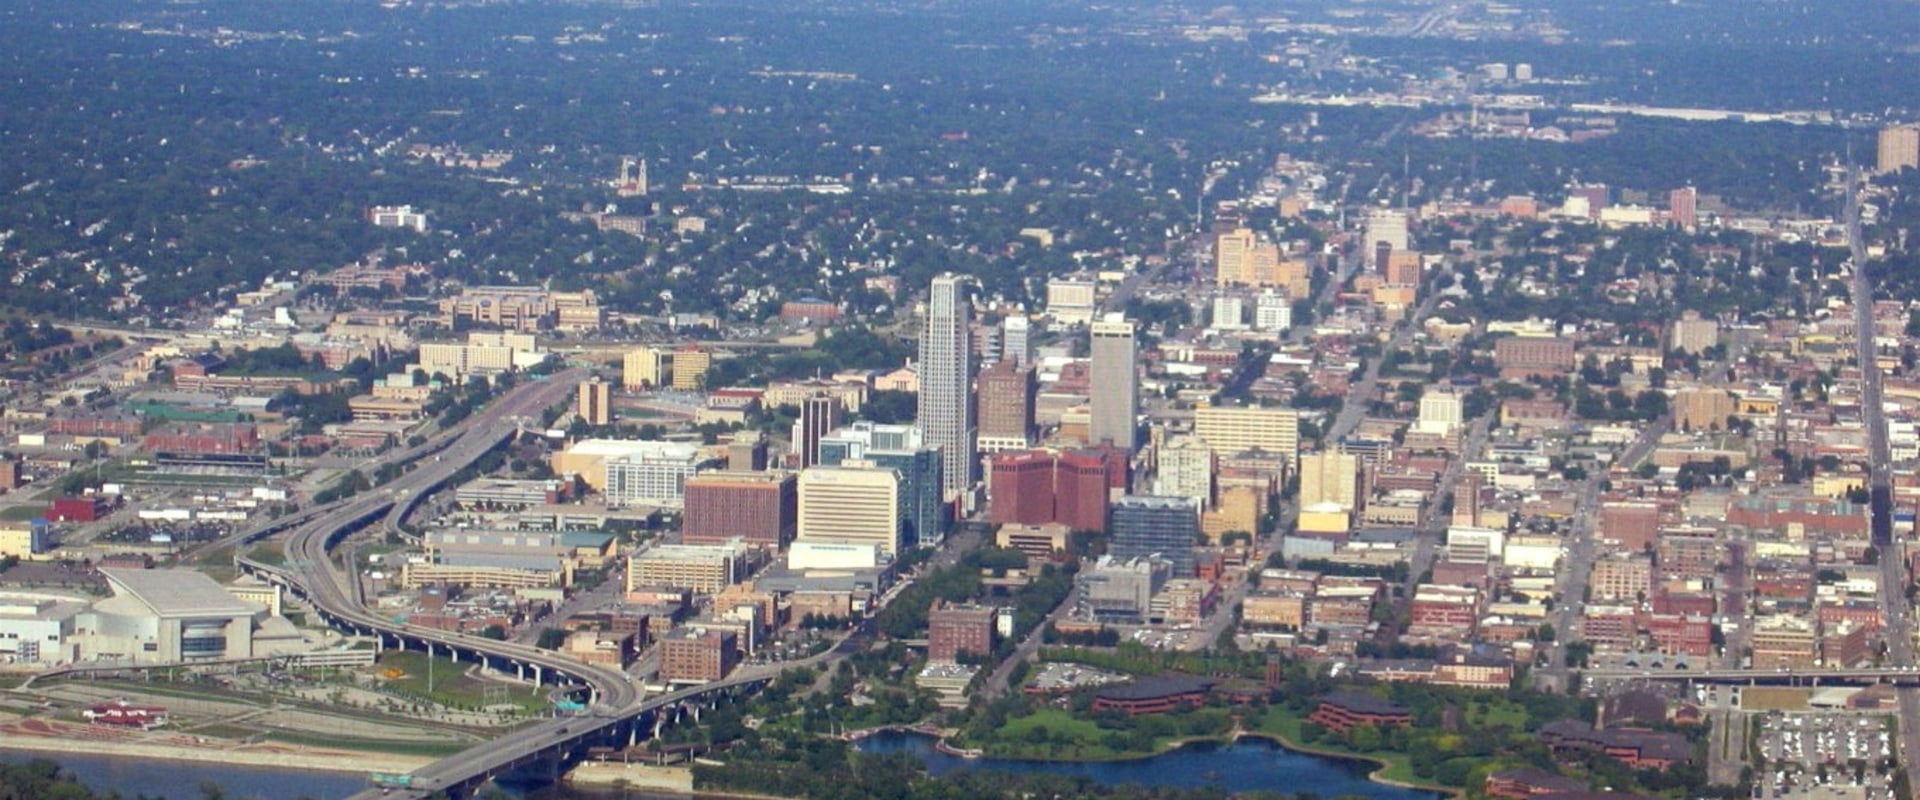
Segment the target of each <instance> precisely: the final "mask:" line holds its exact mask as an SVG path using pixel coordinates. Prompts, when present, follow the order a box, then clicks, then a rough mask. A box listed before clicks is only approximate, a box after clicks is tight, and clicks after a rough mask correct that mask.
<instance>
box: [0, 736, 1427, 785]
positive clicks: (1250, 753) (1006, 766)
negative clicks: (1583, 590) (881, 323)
mask: <svg viewBox="0 0 1920 800" xmlns="http://www.w3.org/2000/svg"><path fill="white" fill-rule="evenodd" d="M0 747H4V745H0ZM859 749H860V750H861V751H862V752H867V753H906V754H908V755H911V756H913V757H915V758H917V759H919V760H920V761H921V762H922V763H924V764H926V765H927V771H928V773H930V774H932V775H934V776H936V777H937V776H940V775H946V774H948V773H951V772H954V771H957V770H995V771H1001V772H1016V773H1052V774H1057V775H1072V776H1081V777H1086V778H1090V779H1092V780H1094V781H1096V782H1098V783H1103V784H1109V785H1119V784H1127V783H1136V784H1142V785H1148V786H1174V787H1186V788H1193V787H1202V786H1217V787H1219V788H1221V789H1225V790H1228V791H1236V792H1243V791H1256V790H1261V789H1266V790H1274V791H1284V792H1288V793H1298V792H1313V793H1315V794H1318V795H1319V796H1321V797H1341V796H1349V795H1351V796H1358V797H1363V798H1367V800H1435V799H1436V798H1438V797H1439V795H1438V794H1436V793H1434V792H1428V791H1420V790H1416V789H1404V788H1400V787H1397V786H1388V785H1386V784H1382V783H1375V782H1373V781H1371V780H1368V779H1367V773H1368V772H1369V771H1371V770H1372V769H1373V765H1372V764H1370V763H1368V762H1363V761H1355V760H1351V759H1340V758H1329V757H1325V756H1317V755H1311V754H1307V753H1299V752H1295V751H1292V750H1288V749H1286V748H1284V747H1281V746H1280V745H1279V744H1277V743H1275V742H1271V741H1268V740H1266V739H1259V738H1246V739H1241V740H1239V741H1237V742H1234V743H1233V744H1217V743H1212V742H1196V743H1193V744H1188V745H1186V746H1183V747H1180V748H1178V749H1175V750H1172V751H1170V752H1167V753H1162V754H1160V755H1158V756H1154V757H1152V758H1143V759H1137V760H1132V761H1100V762H1070V761H1018V760H1013V759H1002V758H979V759H967V758H960V757H958V756H952V755H948V754H946V753H942V752H939V751H938V750H935V749H934V747H933V739H932V738H931V737H928V736H926V735H924V734H917V733H889V732H883V733H878V734H875V735H873V736H870V737H868V738H866V739H864V740H862V741H861V742H860V743H859ZM34 757H35V756H34V755H33V754H30V753H19V752H8V751H5V750H4V749H0V760H5V761H25V760H28V759H30V758H34ZM55 760H56V761H58V762H60V765H61V766H63V767H65V768H66V769H67V770H69V771H71V772H73V773H74V774H75V775H78V776H79V777H80V779H81V781H82V782H84V783H86V784H87V785H88V786H90V787H92V788H93V789H95V790H97V791H103V792H104V791H113V792H119V793H120V794H121V795H122V796H123V797H127V798H134V797H139V796H141V795H145V796H147V797H153V798H160V799H161V800H201V798H203V797H205V795H204V794H203V793H202V792H201V790H200V786H201V784H202V783H212V784H216V785H218V786H219V787H220V788H221V790H222V792H223V793H224V796H226V797H229V798H260V799H261V800H292V799H293V798H298V797H310V798H314V800H336V798H342V797H346V796H347V795H350V794H352V793H354V792H356V791H359V790H361V789H363V788H365V787H366V785H367V783H366V777H365V776H362V775H354V774H348V773H338V772H313V771H305V770H283V769H273V768H270V767H243V766H233V765H227V764H207V763H199V762H170V761H147V760H141V759H130V758H113V757H109V756H89V755H60V756H59V757H57V758H56V759H55ZM502 788H504V789H506V791H507V793H508V794H509V795H512V796H514V797H520V798H526V800H606V799H607V798H613V797H621V798H652V797H656V795H650V794H645V793H641V792H626V793H622V792H619V791H612V790H610V791H605V792H593V791H586V790H575V789H568V788H564V787H556V786H547V787H539V788H532V787H527V786H521V785H515V784H509V785H507V786H505V787H502ZM671 796H672V795H664V796H660V797H671Z"/></svg>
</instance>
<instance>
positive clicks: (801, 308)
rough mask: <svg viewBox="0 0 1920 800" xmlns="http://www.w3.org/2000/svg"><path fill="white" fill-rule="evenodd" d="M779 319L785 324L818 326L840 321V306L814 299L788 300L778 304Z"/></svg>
mask: <svg viewBox="0 0 1920 800" xmlns="http://www.w3.org/2000/svg"><path fill="white" fill-rule="evenodd" d="M780 319H782V320H785V321H787V322H812V323H814V324H816V325H817V324H820V323H825V322H833V321H835V320H838V319H840V306H839V305H837V304H834V303H832V302H830V301H827V300H821V299H819V298H815V297H809V298H802V299H799V300H788V301H787V302H784V303H781V304H780Z"/></svg>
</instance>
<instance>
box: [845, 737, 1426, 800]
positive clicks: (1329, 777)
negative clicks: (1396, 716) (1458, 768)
mask: <svg viewBox="0 0 1920 800" xmlns="http://www.w3.org/2000/svg"><path fill="white" fill-rule="evenodd" d="M859 747H860V750H861V751H862V752H867V753H902V752H904V753H908V754H911V755H913V756H914V757H916V758H918V759H920V761H921V762H922V763H925V764H926V765H927V772H928V773H930V774H932V775H935V776H939V775H945V774H947V773H949V772H952V771H954V770H964V769H986V770H999V771H1003V772H1041V773H1052V774H1056V775H1075V776H1082V777H1087V778H1091V779H1093V780H1094V781H1097V782H1099V783H1104V784H1116V785H1117V784H1124V783H1138V784H1143V785H1148V786H1177V787H1185V788H1193V787H1200V786H1218V787H1220V788H1222V789H1226V790H1228V791H1235V792H1247V791H1255V790H1260V789H1268V790H1273V791H1282V792H1288V793H1298V792H1313V793H1316V794H1318V795H1320V796H1321V797H1339V796H1341V795H1357V796H1360V797H1365V798H1368V800H1434V798H1436V797H1438V796H1439V795H1438V794H1437V793H1435V792H1427V791H1420V790H1417V789H1403V788H1400V787H1398V786H1388V785H1386V784H1382V783H1375V782H1373V781H1371V780H1368V779H1367V773H1368V772H1371V771H1372V770H1373V765H1372V764H1371V763H1369V762H1364V761H1354V760H1351V759H1339V758H1329V757H1326V756H1316V755H1310V754H1307V753H1300V752H1296V751H1293V750H1288V749H1286V748H1284V747H1281V746H1280V745H1279V744H1278V743H1276V742H1272V741H1269V740H1266V739H1260V738H1253V737H1249V738H1244V739H1241V740H1239V741H1236V742H1234V743H1233V744H1216V743H1213V742H1195V743H1192V744H1188V745H1186V746H1183V747H1180V748H1178V749H1175V750H1173V751H1170V752H1167V753H1162V754H1160V755H1157V756H1154V757H1152V758H1142V759H1136V760H1132V761H1093V762H1075V761H1016V760H1012V759H1004V758H979V759H969V758H961V757H959V756H953V755H948V754H946V753H942V752H940V751H938V750H935V749H934V747H933V738H932V737H930V736H927V735H925V734H919V733H904V732H902V733H895V732H882V733H877V734H874V735H873V736H870V737H868V738H866V739H865V740H862V741H861V742H860V745H859Z"/></svg>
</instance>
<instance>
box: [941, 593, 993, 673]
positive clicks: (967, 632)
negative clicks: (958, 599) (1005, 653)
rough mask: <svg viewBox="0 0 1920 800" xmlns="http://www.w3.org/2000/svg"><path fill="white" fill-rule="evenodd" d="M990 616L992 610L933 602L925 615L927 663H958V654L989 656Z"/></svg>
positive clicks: (990, 641)
mask: <svg viewBox="0 0 1920 800" xmlns="http://www.w3.org/2000/svg"><path fill="white" fill-rule="evenodd" d="M994 616H995V612H994V609H992V608H990V607H987V606H975V605H949V604H947V602H946V601H944V600H935V601H933V608H931V609H929V610H928V611H927V661H928V663H932V664H954V663H958V662H959V660H960V654H961V653H972V654H973V655H974V656H978V657H983V658H984V657H986V656H990V655H992V653H993V621H994Z"/></svg>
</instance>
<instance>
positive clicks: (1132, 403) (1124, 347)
mask: <svg viewBox="0 0 1920 800" xmlns="http://www.w3.org/2000/svg"><path fill="white" fill-rule="evenodd" d="M1091 333H1092V336H1093V376H1092V377H1093V388H1092V389H1091V390H1089V391H1088V394H1089V395H1090V399H1091V400H1092V406H1093V408H1092V414H1091V417H1092V418H1091V419H1090V420H1088V424H1087V438H1088V439H1089V440H1090V441H1089V442H1088V443H1089V444H1093V445H1100V444H1107V443H1112V444H1113V445H1114V446H1116V447H1121V448H1125V449H1126V451H1127V452H1128V453H1129V454H1131V453H1132V452H1133V448H1134V446H1135V445H1136V444H1137V442H1136V441H1135V439H1134V435H1135V431H1136V429H1137V425H1138V420H1139V417H1140V377H1139V374H1138V373H1137V372H1136V371H1135V368H1134V355H1135V350H1134V348H1135V345H1134V340H1133V323H1132V322H1128V321H1127V319H1126V317H1123V316H1121V315H1119V314H1108V315H1107V316H1106V318H1104V319H1101V320H1097V321H1095V322H1094V323H1093V329H1092V331H1091ZM923 347H924V345H923ZM922 381H923V382H922V384H921V385H922V386H923V387H924V386H925V383H924V381H925V379H924V378H922ZM922 391H925V390H924V388H923V389H922ZM925 396H926V395H924V394H923V395H921V397H925ZM921 402H922V403H924V402H926V401H925V400H922V401H921Z"/></svg>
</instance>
